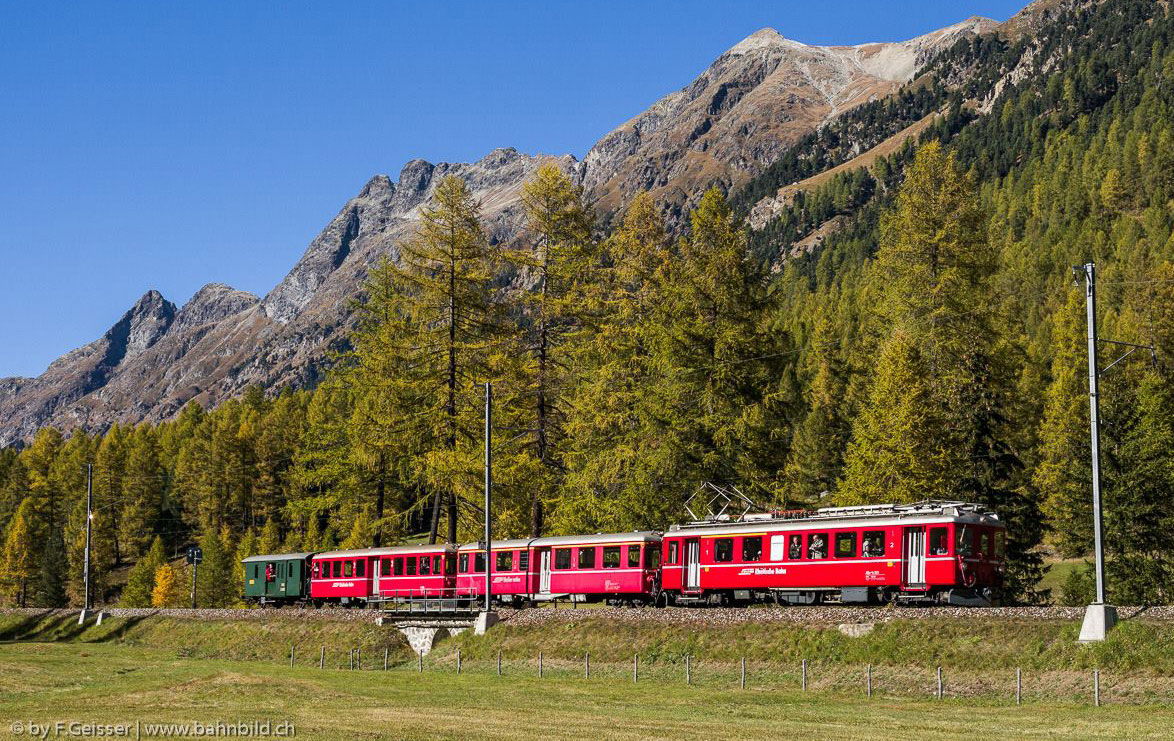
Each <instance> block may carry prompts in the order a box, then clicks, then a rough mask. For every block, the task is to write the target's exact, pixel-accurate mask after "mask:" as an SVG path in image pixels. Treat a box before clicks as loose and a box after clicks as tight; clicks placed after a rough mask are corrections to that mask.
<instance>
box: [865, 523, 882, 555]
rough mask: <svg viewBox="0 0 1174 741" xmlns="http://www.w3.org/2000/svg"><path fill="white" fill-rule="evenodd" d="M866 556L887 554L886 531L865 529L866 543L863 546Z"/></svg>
mask: <svg viewBox="0 0 1174 741" xmlns="http://www.w3.org/2000/svg"><path fill="white" fill-rule="evenodd" d="M862 548H863V549H864V553H863V554H862V555H863V556H864V557H865V558H880V557H881V556H883V555H885V531H884V530H865V531H864V545H863V546H862Z"/></svg>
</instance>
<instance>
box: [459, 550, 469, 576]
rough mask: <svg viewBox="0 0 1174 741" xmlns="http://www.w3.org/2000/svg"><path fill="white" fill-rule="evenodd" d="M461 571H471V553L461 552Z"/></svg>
mask: <svg viewBox="0 0 1174 741" xmlns="http://www.w3.org/2000/svg"><path fill="white" fill-rule="evenodd" d="M461 573H462V574H467V573H469V554H468V553H462V554H461Z"/></svg>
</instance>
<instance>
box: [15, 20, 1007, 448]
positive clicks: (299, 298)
mask: <svg viewBox="0 0 1174 741" xmlns="http://www.w3.org/2000/svg"><path fill="white" fill-rule="evenodd" d="M997 27H998V24H997V23H995V22H994V21H991V20H989V19H984V18H979V17H973V18H970V19H967V20H965V21H962V22H960V23H957V24H953V25H951V26H947V27H945V28H943V29H939V30H937V31H933V32H931V33H929V34H925V35H922V36H918V37H916V38H914V39H909V40H906V41H901V42H891V43H885V42H880V43H877V42H870V43H866V44H859V45H854V46H834V47H833V46H812V45H807V44H803V43H802V42H798V41H793V40H790V39H787V38H785V37H783V36H782V35H781V34H779V33H778V32H777V31H775V30H774V29H771V28H764V29H761V30H759V31H756V32H755V33H753V34H751V35H750V36H748V37H746V38H745V39H743V40H742V41H740V42H739V43H737V44H735V45H734V46H732V47H730V49H728V50H727V51H726V52H724V53H723V54H722V55H720V56H719V57H718V58H717V59H716V60H714V61H713V62H712V63H710V65H709V66H708V67H707V68H706V69H705V70H704V71H703V72H702V73H701V74H700V75H698V76H697V77H696V78H695V79H694V80H693V81H692V82H691V83H690V84H689V85H687V86H685V87H684V88H681V89H680V90H677V91H675V92H672V93H669V94H668V95H666V96H664V97H662V98H661V99H660V100H658V101H657V102H655V103H654V104H653V105H652V106H650V107H649V108H647V109H645V110H644V111H642V112H641V113H639V114H637V115H636V116H634V117H633V118H631V119H629V120H628V121H626V122H624V123H623V124H621V125H620V126H618V127H616V128H615V129H613V130H612V131H611V132H608V133H607V134H605V135H604V136H603V137H601V138H600V139H599V141H597V142H596V143H595V144H594V145H593V146H592V147H591V148H590V149H589V150H588V152H587V153H586V155H585V156H584V157H583V159H582V160H581V161H580V160H578V159H577V158H575V157H574V156H572V155H569V154H564V155H561V156H555V155H544V154H525V153H522V152H519V151H518V150H517V149H514V148H512V147H502V148H498V149H494V150H492V151H491V152H489V153H487V154H486V155H485V156H484V157H482V158H481V159H480V160H478V161H476V162H471V163H446V162H438V163H431V162H428V161H426V160H423V159H412V160H409V161H408V162H406V163H404V165H403V167H402V168H401V169H400V173H399V176H398V178H397V179H396V180H392V178H391V177H390V176H388V175H386V174H377V175H375V176H373V177H371V178H370V179H369V180H368V181H367V182H366V183H365V184H364V185H363V187H362V188H361V189H360V190H359V192H358V193H357V194H356V195H355V196H353V197H351V198H350V199H348V200H347V201H346V203H344V204H343V206H342V208H341V209H340V210H339V211H338V212H337V213H336V214H335V216H334V217H333V218H332V219H331V220H330V221H329V222H328V223H327V224H326V226H325V227H324V228H323V230H322V231H321V232H320V233H319V234H318V235H317V236H316V237H315V238H314V240H312V241H311V242H310V244H309V245H308V246H307V248H306V250H305V252H304V253H303V255H302V256H301V258H300V259H299V260H298V261H297V262H296V263H295V265H294V266H293V267H292V268H291V269H290V271H289V272H288V273H287V274H286V275H285V276H284V277H283V278H282V280H281V281H280V282H279V283H278V284H277V285H275V286H274V287H273V288H272V289H271V290H270V291H269V292H268V293H267V294H265V295H264V296H262V297H258V296H254V295H252V294H250V293H246V292H244V291H238V290H237V289H234V288H232V287H231V286H227V285H224V284H208V285H206V286H204V287H203V288H201V289H200V291H198V292H197V293H196V294H195V295H194V296H193V297H192V298H191V299H190V300H189V301H188V302H187V303H186V304H184V306H182V307H178V308H176V307H175V306H174V305H173V304H170V302H167V301H166V299H164V298H163V297H162V296H161V295H159V294H158V293H157V292H148V293H147V294H145V295H144V297H143V298H142V299H140V301H139V302H137V303H136V304H135V307H132V309H131V310H130V311H128V312H127V315H125V316H124V317H123V318H122V319H120V320H119V323H116V324H115V325H114V326H113V327H112V328H111V330H110V331H108V332H107V333H106V335H104V336H103V338H101V339H99V340H96V341H95V342H93V343H90V344H89V345H86V346H84V347H82V348H78V349H76V350H73V351H70V352H69V353H66V354H65V355H63V356H61V357H60V358H58V359H57V360H56V361H54V363H53V364H51V365H50V366H49V368H48V369H47V370H46V371H45V373H42V374H41V375H40V376H37V377H36V378H21V377H12V378H2V379H0V445H6V444H11V443H14V442H17V441H20V440H23V439H27V438H28V437H29V436H30V435H31V434H32V433H33V432H35V430H36V429H37V428H39V427H41V426H43V425H45V424H53V425H58V426H61V427H63V428H67V429H68V428H72V427H83V428H86V429H102V428H104V427H106V426H109V425H110V424H112V423H114V422H126V423H133V422H138V421H144V420H145V421H160V420H162V419H166V418H169V417H170V416H172V415H174V414H176V413H177V412H178V411H179V410H180V409H181V408H182V407H183V406H184V405H185V404H187V403H188V402H190V401H196V402H199V403H201V404H204V405H214V404H217V403H219V402H220V401H222V400H224V399H226V398H229V397H231V396H233V395H235V394H237V393H240V392H241V391H243V389H244V388H246V387H248V386H250V385H254V384H259V385H261V386H264V387H265V388H267V389H278V388H282V387H285V386H304V385H309V384H313V383H314V382H315V380H316V379H317V377H318V374H319V373H320V370H321V367H322V365H323V363H324V362H327V358H328V357H329V356H330V354H331V353H333V352H335V351H338V350H341V349H343V348H344V347H345V342H346V332H347V330H348V328H349V326H350V312H349V307H350V305H351V303H352V302H353V301H354V300H355V299H356V298H359V297H361V289H362V284H363V281H364V280H365V278H366V275H367V271H368V270H369V269H370V267H371V266H372V265H374V264H375V262H376V261H377V260H378V259H380V258H381V257H383V256H387V257H389V258H390V259H393V260H394V259H396V258H397V256H398V247H397V245H398V243H399V241H401V240H402V239H404V238H405V237H407V236H408V235H410V234H411V233H412V231H413V229H414V226H415V223H416V221H417V220H418V218H419V212H420V208H421V207H423V206H424V205H426V204H427V202H428V199H429V198H430V196H431V193H432V192H433V190H434V189H435V186H436V184H438V183H439V181H440V180H441V179H443V178H444V177H445V176H447V175H450V174H451V175H457V176H459V177H462V178H464V179H465V180H466V181H467V182H468V183H469V186H470V188H471V190H472V191H473V193H474V195H475V196H476V197H477V198H479V199H480V201H481V203H482V209H483V216H484V222H485V228H486V230H487V233H488V234H489V236H490V239H491V240H492V241H494V242H508V241H510V240H513V239H515V238H517V237H518V236H519V234H520V233H521V226H522V211H521V204H520V201H519V189H520V187H521V184H522V182H523V181H524V180H525V179H526V177H527V176H528V175H529V174H530V173H532V172H533V171H534V170H535V169H536V168H537V166H538V165H539V164H541V163H542V162H546V161H553V162H555V163H557V164H558V166H559V167H561V168H563V169H564V170H565V171H567V172H568V173H572V174H573V175H574V176H575V177H576V178H577V179H578V181H579V182H580V183H581V184H582V186H583V188H584V191H585V194H586V196H587V198H588V199H589V200H590V201H591V202H593V203H594V204H595V206H596V208H597V210H598V211H599V212H601V213H602V214H604V215H606V214H608V213H613V212H615V211H617V210H618V209H619V208H621V207H622V206H623V205H624V204H625V203H626V202H627V201H628V200H629V199H630V198H631V197H632V196H634V195H635V194H636V193H637V192H639V191H641V190H651V191H652V192H653V194H654V196H655V197H657V198H658V200H660V201H661V202H662V203H664V204H665V205H666V207H667V208H668V210H669V211H670V218H674V215H675V218H676V220H677V222H678V223H679V221H680V219H681V218H682V215H683V214H684V213H685V212H686V211H687V209H688V208H689V207H690V206H691V205H692V204H693V202H694V199H695V198H696V197H699V196H700V194H701V193H702V192H703V191H704V190H705V189H707V188H708V187H710V186H713V185H718V186H720V187H722V188H724V189H727V190H729V189H731V188H733V187H736V186H737V185H738V184H739V183H741V182H744V181H745V180H746V179H748V178H749V177H750V176H752V175H754V174H756V173H757V172H760V171H761V170H762V169H763V168H765V167H766V166H767V165H768V164H769V163H770V162H771V161H772V158H773V157H775V156H777V154H778V153H779V152H780V151H782V150H783V149H784V148H786V147H787V146H789V145H790V144H792V143H793V142H794V141H796V140H797V139H798V138H799V137H800V136H802V135H804V134H806V133H809V132H810V131H813V130H815V129H816V128H818V127H819V126H822V125H823V124H824V123H826V122H827V121H828V120H831V119H833V118H835V117H836V116H838V115H841V114H842V113H844V112H845V111H848V110H851V109H852V108H854V107H856V106H858V105H860V104H861V103H864V102H867V101H870V100H876V99H878V98H883V97H885V96H887V95H889V94H891V93H892V92H893V91H895V90H897V89H898V88H899V87H900V86H901V85H902V84H904V83H905V82H908V81H909V80H910V79H912V78H913V76H914V74H915V73H916V71H917V70H918V69H919V68H920V67H921V66H923V65H925V64H926V62H927V61H928V60H930V59H932V58H933V57H934V56H935V55H936V54H939V53H940V52H941V51H942V50H944V49H945V48H947V47H948V46H950V45H951V44H953V43H955V42H956V41H957V40H958V39H959V38H961V37H962V36H964V35H967V34H980V33H989V32H991V31H992V30H994V29H995V28H997ZM144 301H146V302H147V304H146V305H147V306H149V307H154V309H153V310H154V311H155V314H149V313H148V314H143V317H142V319H143V321H144V322H146V323H144V324H141V326H140V325H135V326H136V327H137V329H136V332H137V334H134V339H133V341H131V339H130V334H131V333H130V332H129V330H127V331H128V340H127V343H126V347H125V348H120V347H119V345H118V342H116V341H114V340H112V339H111V337H112V335H111V333H112V332H114V333H115V334H117V332H116V331H115V330H116V328H117V327H119V326H120V323H123V322H126V321H131V323H132V324H133V323H134V320H133V319H131V320H128V319H127V317H128V316H130V315H131V314H132V313H134V312H135V311H136V309H140V305H141V304H143V302H144ZM165 306H170V307H171V308H170V309H169V310H166V309H165ZM140 311H141V309H140ZM160 312H161V313H160ZM147 316H154V317H155V318H154V319H153V320H151V321H153V322H154V323H153V324H151V323H150V322H147V320H146V317H147ZM152 327H154V330H155V334H152ZM103 343H105V344H103ZM99 346H101V347H99ZM99 349H102V350H103V352H105V351H106V350H112V352H111V353H107V354H106V355H103V358H104V360H101V361H95V360H94V353H97V352H98V351H99ZM127 349H129V350H131V352H129V353H128V352H125V350H127ZM120 353H121V354H120Z"/></svg>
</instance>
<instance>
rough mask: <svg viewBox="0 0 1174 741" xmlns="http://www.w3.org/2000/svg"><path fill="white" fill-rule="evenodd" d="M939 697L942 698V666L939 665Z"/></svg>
mask: <svg viewBox="0 0 1174 741" xmlns="http://www.w3.org/2000/svg"><path fill="white" fill-rule="evenodd" d="M938 699H939V700H940V699H942V668H941V667H940V666H939V667H938Z"/></svg>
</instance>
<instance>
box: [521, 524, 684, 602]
mask: <svg viewBox="0 0 1174 741" xmlns="http://www.w3.org/2000/svg"><path fill="white" fill-rule="evenodd" d="M530 548H531V551H532V555H531V563H532V564H534V572H535V573H534V574H533V579H534V581H533V584H532V587H533V589H534V594H535V597H536V598H537V599H558V598H563V597H570V598H571V599H574V600H579V601H589V602H595V601H599V600H608V601H610V602H627V603H632V604H643V603H650V602H653V601H655V599H656V597H657V595H658V594H659V593H660V560H661V559H660V555H661V535H660V533H656V532H635V533H608V534H604V533H600V534H596V535H567V536H563V537H554V538H538V539H536V540H533V541H531V543H530Z"/></svg>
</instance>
